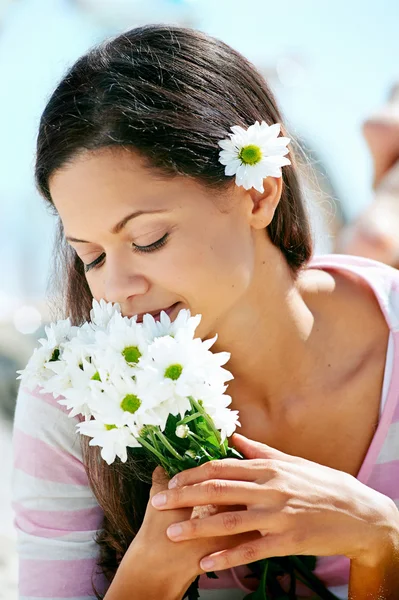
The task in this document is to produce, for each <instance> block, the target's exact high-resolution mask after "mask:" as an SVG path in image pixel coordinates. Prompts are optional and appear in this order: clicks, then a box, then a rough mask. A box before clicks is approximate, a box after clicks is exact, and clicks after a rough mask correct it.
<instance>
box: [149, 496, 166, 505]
mask: <svg viewBox="0 0 399 600" xmlns="http://www.w3.org/2000/svg"><path fill="white" fill-rule="evenodd" d="M151 503H152V505H153V506H163V505H164V504H166V494H156V495H155V496H154V497H153V499H152V500H151Z"/></svg>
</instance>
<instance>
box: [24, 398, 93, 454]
mask: <svg viewBox="0 0 399 600" xmlns="http://www.w3.org/2000/svg"><path fill="white" fill-rule="evenodd" d="M78 422H79V420H78V418H77V417H73V418H71V419H70V418H69V417H68V415H67V414H65V413H64V412H62V411H61V410H58V409H57V408H56V407H55V406H52V405H51V404H48V403H47V402H45V401H44V400H40V399H39V398H36V396H33V395H32V394H29V393H27V392H26V391H25V390H22V389H20V392H19V394H18V398H17V405H16V409H15V417H14V427H15V428H16V429H19V430H21V431H22V432H23V433H26V434H27V435H30V436H32V437H34V438H38V439H40V440H42V441H43V442H46V444H50V446H55V447H57V448H61V449H62V450H64V451H65V452H68V453H70V454H72V456H74V457H75V458H77V459H78V460H80V461H81V462H82V461H83V458H82V450H81V447H80V434H79V432H77V431H76V424H77V423H78Z"/></svg>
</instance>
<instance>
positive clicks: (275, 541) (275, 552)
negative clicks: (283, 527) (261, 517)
mask: <svg viewBox="0 0 399 600" xmlns="http://www.w3.org/2000/svg"><path fill="white" fill-rule="evenodd" d="M297 554H302V552H301V551H300V550H299V549H298V548H296V547H295V544H294V543H293V542H292V539H291V537H290V535H289V534H287V533H283V534H274V535H273V534H271V535H267V536H265V537H262V538H259V539H257V540H254V541H251V542H247V543H244V544H240V545H239V546H236V547H235V548H231V549H228V550H222V551H221V552H215V553H213V554H210V555H209V556H205V557H204V558H203V559H202V560H201V562H200V567H201V569H202V570H203V571H219V570H222V569H230V568H232V567H238V566H239V565H247V564H249V563H251V562H255V561H256V560H262V559H263V558H271V557H274V556H290V555H297Z"/></svg>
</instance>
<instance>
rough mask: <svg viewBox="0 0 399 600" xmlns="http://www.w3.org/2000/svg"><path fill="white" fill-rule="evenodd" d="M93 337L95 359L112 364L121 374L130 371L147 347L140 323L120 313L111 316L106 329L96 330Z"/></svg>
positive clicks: (105, 363)
mask: <svg viewBox="0 0 399 600" xmlns="http://www.w3.org/2000/svg"><path fill="white" fill-rule="evenodd" d="M95 337H96V346H95V350H94V357H95V359H96V361H97V362H98V363H100V364H104V365H112V367H113V368H116V369H119V370H120V372H121V374H123V373H124V372H126V373H127V372H130V371H132V369H134V367H135V366H136V364H137V362H138V361H139V359H140V357H141V356H142V355H143V354H144V353H145V352H146V351H147V347H148V342H147V341H146V337H145V335H144V333H143V329H142V327H141V324H139V323H136V322H135V321H134V320H132V319H128V318H127V317H122V315H121V314H120V313H115V314H114V315H113V316H112V318H111V319H110V321H109V323H108V325H107V330H106V331H104V330H103V329H99V330H98V331H96V332H95Z"/></svg>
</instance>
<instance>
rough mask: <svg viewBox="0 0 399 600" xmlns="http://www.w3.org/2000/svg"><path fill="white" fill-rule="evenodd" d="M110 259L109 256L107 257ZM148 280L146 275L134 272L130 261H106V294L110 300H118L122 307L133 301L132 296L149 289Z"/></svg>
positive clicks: (141, 293) (142, 293)
mask: <svg viewBox="0 0 399 600" xmlns="http://www.w3.org/2000/svg"><path fill="white" fill-rule="evenodd" d="M107 259H108V257H107ZM148 287H149V284H148V280H147V279H146V277H144V275H142V274H139V273H137V272H133V270H132V267H131V265H129V261H128V260H125V261H122V262H118V263H115V262H113V263H111V261H109V260H108V262H107V263H106V274H105V281H104V296H105V298H106V300H107V301H108V302H118V303H119V304H120V305H121V306H122V307H123V306H126V305H127V301H128V299H130V300H129V302H130V303H131V298H132V296H140V295H144V294H146V293H147V291H148Z"/></svg>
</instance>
